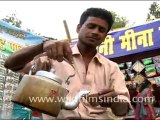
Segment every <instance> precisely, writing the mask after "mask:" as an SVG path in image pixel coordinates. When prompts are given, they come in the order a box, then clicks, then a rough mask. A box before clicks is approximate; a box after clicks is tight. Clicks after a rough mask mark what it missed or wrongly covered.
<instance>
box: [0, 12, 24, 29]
mask: <svg viewBox="0 0 160 120" xmlns="http://www.w3.org/2000/svg"><path fill="white" fill-rule="evenodd" d="M2 20H3V21H5V22H7V23H9V24H11V25H14V26H16V27H19V28H21V25H22V21H21V20H20V19H18V18H17V16H16V14H15V13H13V14H11V15H9V16H8V15H7V16H6V17H5V18H3V19H2Z"/></svg>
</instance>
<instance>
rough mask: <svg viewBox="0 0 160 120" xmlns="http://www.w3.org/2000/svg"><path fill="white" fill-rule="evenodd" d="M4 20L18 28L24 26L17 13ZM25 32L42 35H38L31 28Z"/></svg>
mask: <svg viewBox="0 0 160 120" xmlns="http://www.w3.org/2000/svg"><path fill="white" fill-rule="evenodd" d="M2 20H3V21H5V22H7V23H9V24H11V25H14V26H16V27H18V28H21V26H22V21H21V20H20V19H18V18H17V16H16V14H15V13H12V14H11V15H7V16H6V17H5V18H3V19H2ZM25 30H26V31H28V32H31V33H34V34H36V35H40V33H36V32H35V31H34V30H31V29H30V28H26V29H25Z"/></svg>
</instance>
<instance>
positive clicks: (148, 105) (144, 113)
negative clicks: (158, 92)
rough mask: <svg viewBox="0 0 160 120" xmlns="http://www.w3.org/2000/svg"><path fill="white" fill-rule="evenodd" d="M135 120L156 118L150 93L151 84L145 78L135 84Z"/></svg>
mask: <svg viewBox="0 0 160 120" xmlns="http://www.w3.org/2000/svg"><path fill="white" fill-rule="evenodd" d="M137 92H138V93H137V105H136V110H135V119H136V120H153V119H155V118H156V114H155V110H154V106H153V102H154V97H153V94H152V84H151V82H150V81H148V80H147V79H146V80H144V81H143V82H142V83H141V84H140V85H138V86H137Z"/></svg>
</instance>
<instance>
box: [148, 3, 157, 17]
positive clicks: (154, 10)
mask: <svg viewBox="0 0 160 120" xmlns="http://www.w3.org/2000/svg"><path fill="white" fill-rule="evenodd" d="M157 18H160V6H159V4H158V3H157V2H153V3H152V4H151V6H150V8H149V13H148V14H147V20H152V19H153V20H154V19H157Z"/></svg>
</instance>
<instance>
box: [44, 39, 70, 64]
mask: <svg viewBox="0 0 160 120" xmlns="http://www.w3.org/2000/svg"><path fill="white" fill-rule="evenodd" d="M43 51H44V52H46V53H47V56H48V57H49V58H51V59H54V60H57V61H58V62H62V61H63V60H64V58H66V59H67V60H68V61H69V62H71V63H73V57H72V50H71V48H70V43H69V42H68V41H66V40H65V41H64V40H61V41H55V40H49V41H45V42H44V43H43Z"/></svg>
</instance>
